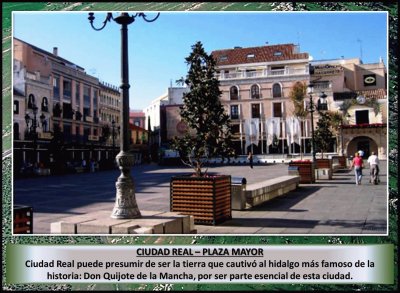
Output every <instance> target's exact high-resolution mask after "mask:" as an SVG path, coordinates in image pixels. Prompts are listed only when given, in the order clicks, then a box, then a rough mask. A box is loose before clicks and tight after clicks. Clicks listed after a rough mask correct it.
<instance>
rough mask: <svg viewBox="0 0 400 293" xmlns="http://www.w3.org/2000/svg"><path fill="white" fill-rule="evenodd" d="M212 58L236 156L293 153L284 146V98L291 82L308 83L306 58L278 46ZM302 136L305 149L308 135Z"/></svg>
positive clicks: (288, 107) (287, 112) (289, 110)
mask: <svg viewBox="0 0 400 293" xmlns="http://www.w3.org/2000/svg"><path fill="white" fill-rule="evenodd" d="M212 56H213V57H214V59H215V60H216V63H217V73H218V76H217V77H218V79H219V81H220V89H221V91H222V97H221V101H222V103H223V105H224V107H225V108H226V111H227V113H229V115H230V117H231V121H232V133H233V135H234V143H235V149H236V154H238V155H240V154H242V155H243V154H246V153H247V152H248V151H250V150H251V151H252V152H253V153H254V154H271V153H292V152H295V151H296V150H297V148H295V143H293V144H291V143H289V144H287V139H288V138H287V135H288V131H287V125H286V121H287V119H288V118H289V117H292V116H293V111H294V106H293V103H292V101H291V100H290V98H289V94H290V91H291V89H292V87H293V85H294V84H295V83H296V82H299V81H300V82H303V83H308V81H309V78H310V76H309V56H308V53H300V52H299V48H298V47H297V46H295V45H293V44H282V45H270V46H260V47H251V48H242V47H235V48H233V49H225V50H216V51H213V52H212ZM305 125H309V124H305ZM272 129H275V130H274V131H272ZM268 130H269V131H268ZM301 131H302V133H301V136H302V141H303V143H304V142H305V141H306V140H309V133H310V131H309V129H307V128H305V127H302V128H301Z"/></svg>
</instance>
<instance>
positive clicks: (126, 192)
mask: <svg viewBox="0 0 400 293" xmlns="http://www.w3.org/2000/svg"><path fill="white" fill-rule="evenodd" d="M116 160H117V163H118V166H119V169H120V170H121V175H120V176H119V177H118V180H117V182H116V183H115V187H116V189H117V195H116V198H115V205H114V209H113V211H112V213H111V218H114V219H135V218H140V217H141V214H140V211H139V208H138V206H137V203H136V197H135V185H134V183H133V179H132V177H131V174H130V171H131V167H132V166H133V164H134V157H133V156H132V155H131V154H130V153H128V152H124V151H121V152H120V153H119V154H118V155H117V157H116Z"/></svg>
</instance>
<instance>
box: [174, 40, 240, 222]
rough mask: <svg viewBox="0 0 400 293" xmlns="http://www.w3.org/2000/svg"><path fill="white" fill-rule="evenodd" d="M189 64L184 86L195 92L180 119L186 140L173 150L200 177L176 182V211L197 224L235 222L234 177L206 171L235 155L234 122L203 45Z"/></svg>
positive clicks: (196, 47)
mask: <svg viewBox="0 0 400 293" xmlns="http://www.w3.org/2000/svg"><path fill="white" fill-rule="evenodd" d="M185 60H186V63H187V64H188V66H189V70H188V74H187V76H186V78H185V79H184V78H182V79H181V80H180V81H181V82H182V83H184V84H186V86H187V87H188V88H189V91H188V92H187V93H185V94H184V95H183V106H182V107H181V109H180V114H181V117H182V122H183V123H185V124H186V126H187V127H185V132H184V134H183V135H182V136H181V137H177V138H175V139H174V141H173V144H172V147H173V148H174V149H175V150H177V151H178V152H179V156H180V159H181V161H182V162H183V164H185V165H187V166H190V167H191V168H192V169H193V171H194V172H193V174H191V175H188V176H175V177H173V178H171V191H170V192H171V206H170V208H171V211H173V212H181V213H182V214H188V215H193V216H194V220H195V223H198V224H199V223H201V224H212V225H215V224H217V223H220V222H223V221H224V220H227V219H230V218H231V217H232V215H231V177H230V176H229V175H215V174H214V175H210V174H208V173H207V169H205V168H206V167H207V164H208V161H209V160H210V158H215V157H222V158H227V157H230V156H232V155H233V153H234V151H233V148H232V145H231V130H230V118H229V115H227V114H226V113H225V110H224V107H223V106H222V104H221V102H220V96H221V91H220V89H219V81H218V79H217V78H216V77H215V76H216V71H215V60H214V59H213V57H212V56H211V55H208V54H207V53H206V52H205V50H204V48H203V45H202V43H201V42H197V43H196V44H195V45H193V46H192V52H191V53H190V55H189V56H188V57H187V58H186V59H185Z"/></svg>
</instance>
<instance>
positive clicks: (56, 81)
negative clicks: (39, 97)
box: [53, 76, 60, 100]
mask: <svg viewBox="0 0 400 293" xmlns="http://www.w3.org/2000/svg"><path fill="white" fill-rule="evenodd" d="M53 98H54V99H55V100H60V77H59V76H53Z"/></svg>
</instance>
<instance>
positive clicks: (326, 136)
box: [314, 112, 333, 158]
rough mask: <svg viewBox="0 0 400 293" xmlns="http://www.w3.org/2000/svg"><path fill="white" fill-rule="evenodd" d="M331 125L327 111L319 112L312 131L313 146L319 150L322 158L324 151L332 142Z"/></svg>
mask: <svg viewBox="0 0 400 293" xmlns="http://www.w3.org/2000/svg"><path fill="white" fill-rule="evenodd" d="M331 127H332V124H331V116H330V115H329V114H328V113H324V112H319V119H318V122H317V128H316V129H315V131H314V139H315V146H316V148H317V149H319V150H320V151H321V156H322V158H324V153H326V152H327V151H328V149H329V146H330V144H331V143H332V136H333V134H332V131H331Z"/></svg>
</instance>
